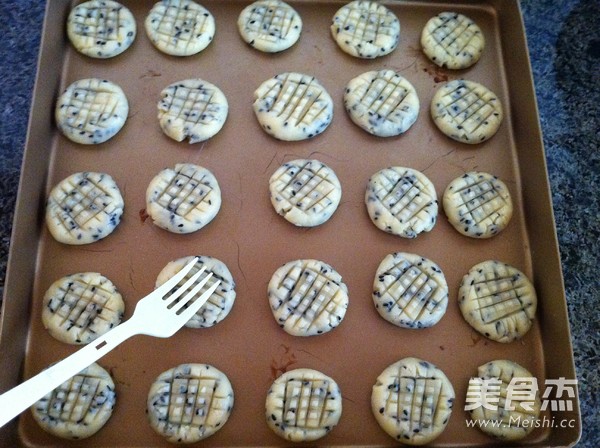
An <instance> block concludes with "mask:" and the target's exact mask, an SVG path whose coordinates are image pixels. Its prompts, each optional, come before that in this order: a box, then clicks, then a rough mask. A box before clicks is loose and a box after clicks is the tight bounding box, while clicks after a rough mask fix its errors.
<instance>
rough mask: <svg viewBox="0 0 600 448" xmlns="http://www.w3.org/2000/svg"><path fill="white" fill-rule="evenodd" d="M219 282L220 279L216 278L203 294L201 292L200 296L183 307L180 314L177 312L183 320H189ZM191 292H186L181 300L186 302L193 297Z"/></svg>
mask: <svg viewBox="0 0 600 448" xmlns="http://www.w3.org/2000/svg"><path fill="white" fill-rule="evenodd" d="M220 284H221V280H217V281H216V282H215V283H213V284H212V285H211V286H210V288H208V289H207V290H206V292H205V293H204V294H202V295H201V296H200V297H198V298H197V299H196V300H195V301H194V302H193V303H192V304H191V305H190V306H189V307H188V308H186V309H184V310H183V311H182V312H181V314H179V317H180V318H181V319H182V320H184V321H185V322H187V321H188V320H190V319H191V318H192V317H193V316H194V314H196V313H197V312H198V310H199V309H200V308H201V307H202V305H204V304H205V303H206V301H207V300H208V299H209V297H210V296H211V295H212V294H213V292H215V290H216V289H217V288H218V286H219V285H220ZM192 293H193V291H192V292H190V294H187V295H186V296H185V297H184V298H183V299H182V300H181V301H182V302H185V303H187V302H188V301H189V299H190V298H191V297H193V294H192ZM194 294H195V293H194ZM188 297H189V298H188ZM186 299H187V300H186Z"/></svg>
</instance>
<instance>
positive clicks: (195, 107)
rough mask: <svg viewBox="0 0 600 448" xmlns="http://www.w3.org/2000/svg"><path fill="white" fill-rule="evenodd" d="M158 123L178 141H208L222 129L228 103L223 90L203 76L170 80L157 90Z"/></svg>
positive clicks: (167, 133)
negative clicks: (158, 94)
mask: <svg viewBox="0 0 600 448" xmlns="http://www.w3.org/2000/svg"><path fill="white" fill-rule="evenodd" d="M160 96H161V100H160V101H159V102H158V122H159V124H160V127H161V129H162V130H163V132H164V133H165V134H166V135H168V136H169V137H171V138H172V139H173V140H176V141H178V142H180V141H182V140H184V139H185V138H189V141H190V143H198V142H203V141H205V140H208V139H209V138H211V137H212V136H214V135H215V134H216V133H217V132H219V131H220V130H221V128H222V127H223V125H224V124H225V120H226V119H227V113H228V111H229V105H228V104H227V98H225V95H224V94H223V92H222V91H221V90H220V89H219V88H218V87H217V86H215V85H213V84H211V83H209V82H207V81H204V80H202V79H199V78H196V79H186V80H183V81H178V82H176V83H173V84H171V85H169V86H167V87H166V88H164V89H163V91H162V92H161V93H160Z"/></svg>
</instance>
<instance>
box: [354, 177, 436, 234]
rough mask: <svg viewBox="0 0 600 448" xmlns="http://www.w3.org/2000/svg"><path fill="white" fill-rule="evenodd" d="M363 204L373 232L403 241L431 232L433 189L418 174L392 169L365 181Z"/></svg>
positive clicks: (434, 195)
mask: <svg viewBox="0 0 600 448" xmlns="http://www.w3.org/2000/svg"><path fill="white" fill-rule="evenodd" d="M365 203H366V205H367V212H368V213H369V217H370V218H371V221H372V222H373V224H375V226H376V227H377V228H379V229H380V230H383V231H384V232H387V233H391V234H392V235H397V236H401V237H403V238H416V237H417V236H418V235H419V234H420V233H422V232H429V231H430V230H431V229H433V226H434V225H435V222H436V219H437V213H438V202H437V196H436V192H435V187H434V186H433V184H432V183H431V181H430V180H429V179H428V178H427V177H426V176H425V175H424V174H423V173H421V172H419V171H417V170H414V169H412V168H404V167H400V166H394V167H390V168H384V169H383V170H381V171H378V172H377V173H375V174H374V175H373V176H371V178H370V179H369V182H368V184H367V189H366V193H365Z"/></svg>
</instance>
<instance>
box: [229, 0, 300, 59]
mask: <svg viewBox="0 0 600 448" xmlns="http://www.w3.org/2000/svg"><path fill="white" fill-rule="evenodd" d="M237 25H238V30H239V32H240V35H241V36H242V39H244V41H245V42H247V43H248V44H249V45H250V46H252V47H254V48H256V49H257V50H260V51H264V52H265V53H277V52H279V51H283V50H287V49H288V48H290V47H291V46H292V45H294V44H295V43H296V41H297V40H298V38H299V37H300V33H301V32H302V19H301V18H300V15H299V14H298V13H297V12H296V10H295V9H294V8H292V7H291V6H290V5H288V4H287V3H285V2H282V1H281V0H258V1H256V2H254V3H252V4H250V5H248V6H246V7H245V8H244V9H243V11H242V12H241V13H240V16H239V17H238V21H237Z"/></svg>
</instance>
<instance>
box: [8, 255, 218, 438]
mask: <svg viewBox="0 0 600 448" xmlns="http://www.w3.org/2000/svg"><path fill="white" fill-rule="evenodd" d="M197 261H198V258H197V257H196V258H194V259H193V260H192V261H190V262H189V263H188V264H187V265H186V266H185V267H184V268H183V269H182V270H181V271H179V272H178V273H177V274H176V275H174V276H173V277H172V278H171V279H170V280H169V281H167V282H165V283H164V284H163V285H161V286H160V287H159V288H157V289H156V290H154V291H153V292H152V293H150V294H149V295H147V296H146V297H144V298H143V299H141V300H140V301H139V302H138V304H137V305H136V307H135V311H134V313H133V316H131V318H130V319H129V320H127V321H125V322H123V323H122V324H120V325H117V326H116V327H115V328H113V329H112V330H110V331H109V332H107V333H106V334H104V335H103V336H101V337H99V338H97V339H96V340H95V341H93V342H90V343H89V344H88V345H86V346H85V347H83V348H82V349H80V350H78V351H76V352H75V353H73V354H72V355H70V356H68V357H67V358H65V359H63V360H62V361H60V362H58V363H56V364H54V365H52V366H51V367H49V368H48V369H46V370H44V371H42V372H41V373H38V374H37V375H36V376H34V377H32V378H31V379H29V380H27V381H25V382H24V383H21V384H19V385H18V386H16V387H14V388H13V389H10V390H9V391H7V392H5V393H3V394H2V395H0V427H2V426H4V425H5V424H6V423H8V422H9V421H10V420H12V419H13V418H14V417H16V416H17V415H19V414H20V413H21V412H23V411H24V410H25V409H27V408H29V407H30V406H31V405H33V404H34V403H35V402H36V401H38V400H39V399H40V398H42V397H44V396H45V395H46V394H47V393H48V392H50V391H52V390H54V389H55V388H57V387H58V386H60V385H61V384H62V383H64V382H65V381H67V380H68V379H69V378H71V377H73V376H75V375H77V374H78V373H79V372H81V371H82V370H83V369H85V368H86V367H88V366H89V365H90V364H92V363H93V362H95V361H97V360H98V359H100V358H101V357H102V356H104V355H105V354H107V353H108V352H109V351H111V350H112V349H113V348H115V347H116V346H117V345H119V344H120V343H121V342H123V341H125V340H126V339H128V338H130V337H131V336H134V335H137V334H146V335H149V336H156V337H159V338H168V337H170V336H173V335H174V334H175V333H176V332H177V330H179V329H180V328H181V327H183V326H184V325H185V323H186V322H187V321H189V320H190V319H191V318H192V316H193V315H194V314H195V313H196V311H198V310H199V309H200V307H201V306H202V305H203V304H204V303H205V302H206V301H207V300H208V298H209V297H210V296H211V294H212V293H213V292H214V291H215V289H217V287H218V286H219V283H220V281H216V282H215V283H214V284H213V285H211V287H210V288H209V289H208V290H207V291H206V292H205V293H204V294H202V295H201V296H200V297H198V299H196V300H195V301H193V302H191V303H190V301H191V300H192V299H193V297H194V296H195V295H196V294H197V293H198V291H200V289H202V287H203V286H204V285H205V284H206V282H207V281H208V280H209V279H210V278H211V277H212V273H210V274H208V275H207V276H206V277H204V278H203V279H202V280H201V281H200V282H199V283H198V284H197V285H196V286H194V287H193V288H192V289H191V290H190V291H189V293H187V294H186V295H185V296H184V297H183V298H182V299H181V300H179V301H178V302H176V300H177V299H178V298H179V297H180V296H181V295H182V294H184V293H185V292H186V291H187V290H188V289H189V288H190V287H191V286H192V285H193V284H194V283H195V282H196V280H198V278H199V277H200V276H201V275H202V274H203V273H204V270H205V268H202V269H200V270H199V271H198V272H196V273H195V274H194V275H193V276H192V277H190V278H189V279H188V280H187V281H186V282H185V283H184V285H183V286H182V287H181V288H179V289H177V290H176V291H174V292H173V293H172V294H169V293H170V292H171V290H172V289H173V288H174V287H175V286H176V285H177V283H179V282H180V281H181V280H182V279H183V278H184V277H185V275H186V274H187V273H188V272H189V271H190V270H191V269H192V268H193V267H194V265H195V264H196V262H197Z"/></svg>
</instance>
